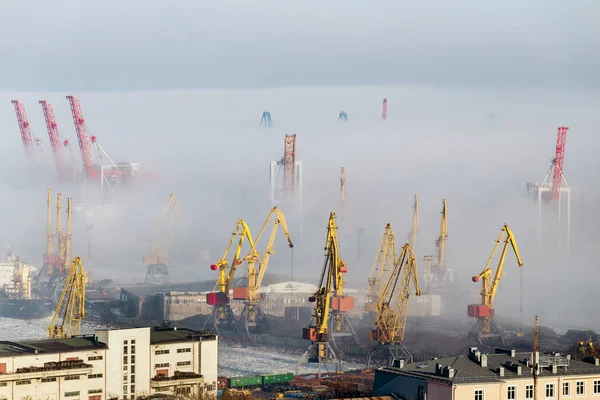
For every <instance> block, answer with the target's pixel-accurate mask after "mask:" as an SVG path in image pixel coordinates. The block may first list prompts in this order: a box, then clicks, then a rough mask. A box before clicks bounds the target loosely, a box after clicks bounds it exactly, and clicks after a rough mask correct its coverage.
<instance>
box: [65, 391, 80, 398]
mask: <svg viewBox="0 0 600 400" xmlns="http://www.w3.org/2000/svg"><path fill="white" fill-rule="evenodd" d="M76 396H79V391H77V392H65V397H76Z"/></svg>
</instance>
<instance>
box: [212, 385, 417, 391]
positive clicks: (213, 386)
mask: <svg viewBox="0 0 600 400" xmlns="http://www.w3.org/2000/svg"><path fill="white" fill-rule="evenodd" d="M421 387H422V386H421ZM206 390H207V391H209V392H212V391H213V390H215V385H213V384H212V383H211V384H210V385H206Z"/></svg>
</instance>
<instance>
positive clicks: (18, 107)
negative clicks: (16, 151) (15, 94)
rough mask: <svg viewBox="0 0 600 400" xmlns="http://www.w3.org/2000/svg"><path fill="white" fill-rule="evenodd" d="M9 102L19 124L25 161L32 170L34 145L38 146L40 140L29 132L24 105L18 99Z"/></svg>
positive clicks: (34, 166)
mask: <svg viewBox="0 0 600 400" xmlns="http://www.w3.org/2000/svg"><path fill="white" fill-rule="evenodd" d="M11 103H12V104H13V106H14V107H15V113H16V114H17V122H18V124H19V131H20V132H21V140H22V141H23V146H24V147H25V154H26V156H27V162H28V163H29V170H30V172H33V170H34V169H35V168H36V160H35V157H36V156H35V152H36V147H37V146H39V144H40V140H39V139H38V138H34V137H33V135H32V134H31V126H30V125H29V120H28V119H27V113H26V112H25V106H24V105H23V103H21V102H20V101H18V100H11Z"/></svg>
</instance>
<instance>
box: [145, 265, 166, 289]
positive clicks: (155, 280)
mask: <svg viewBox="0 0 600 400" xmlns="http://www.w3.org/2000/svg"><path fill="white" fill-rule="evenodd" d="M168 282H169V269H168V268H167V266H166V265H165V264H150V265H148V270H147V271H146V279H145V280H144V283H147V284H161V283H168Z"/></svg>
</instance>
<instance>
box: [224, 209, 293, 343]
mask: <svg viewBox="0 0 600 400" xmlns="http://www.w3.org/2000/svg"><path fill="white" fill-rule="evenodd" d="M271 221H273V222H272V223H273V228H272V229H271V234H270V235H269V241H268V243H267V247H266V249H265V251H264V253H263V257H262V259H260V254H259V253H258V252H257V251H255V250H256V248H255V247H254V249H253V250H251V251H250V254H249V255H248V256H247V257H246V261H247V264H248V270H247V274H246V277H247V278H248V286H247V287H234V288H233V299H234V300H244V308H243V310H242V313H241V314H240V317H239V319H238V321H239V322H240V323H241V324H242V326H243V327H244V330H245V332H246V334H247V335H248V338H250V332H251V331H252V332H255V333H260V332H264V331H265V330H266V327H267V319H266V317H265V313H264V312H263V309H262V306H261V303H260V301H259V300H261V299H259V293H258V290H259V289H260V286H261V284H262V280H263V278H264V276H265V272H266V271H267V266H268V265H269V259H270V257H271V254H273V253H275V249H274V248H273V244H274V243H275V236H276V234H277V231H278V228H279V226H281V228H282V229H283V233H284V234H285V237H286V239H287V243H288V247H289V248H290V249H292V248H293V247H294V244H293V243H292V239H291V238H290V234H289V232H288V228H287V222H286V220H285V215H284V214H283V212H282V211H281V210H279V209H278V208H277V207H273V208H272V209H271V211H270V212H269V216H268V217H267V219H266V220H265V223H264V224H263V226H262V228H261V230H260V232H259V233H258V236H257V237H256V242H255V246H258V243H259V242H260V239H261V237H262V235H263V233H265V231H266V229H267V226H268V225H269V223H270V222H271ZM257 263H258V268H257Z"/></svg>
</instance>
